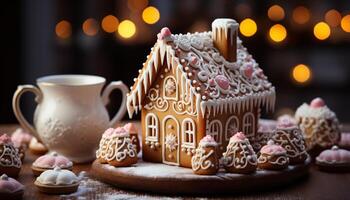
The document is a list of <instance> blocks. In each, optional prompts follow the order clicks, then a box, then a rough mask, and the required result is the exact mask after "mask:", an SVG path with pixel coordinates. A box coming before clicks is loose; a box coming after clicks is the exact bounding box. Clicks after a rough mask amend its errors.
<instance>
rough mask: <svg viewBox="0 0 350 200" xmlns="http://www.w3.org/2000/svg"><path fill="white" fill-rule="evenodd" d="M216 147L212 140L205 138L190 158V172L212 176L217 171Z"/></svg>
mask: <svg viewBox="0 0 350 200" xmlns="http://www.w3.org/2000/svg"><path fill="white" fill-rule="evenodd" d="M217 146H218V144H217V143H216V142H215V140H214V138H213V137H212V136H210V135H207V136H205V137H204V138H202V139H201V140H200V142H199V145H198V148H197V149H196V151H195V154H194V155H193V157H192V160H191V164H192V170H193V172H194V173H195V174H199V175H214V174H216V173H217V172H218V170H219V158H218V156H217Z"/></svg>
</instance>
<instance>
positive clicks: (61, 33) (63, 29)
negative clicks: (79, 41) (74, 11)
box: [55, 20, 72, 39]
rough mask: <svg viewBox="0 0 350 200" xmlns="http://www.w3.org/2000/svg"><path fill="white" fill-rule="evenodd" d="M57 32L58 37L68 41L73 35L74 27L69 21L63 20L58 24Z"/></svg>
mask: <svg viewBox="0 0 350 200" xmlns="http://www.w3.org/2000/svg"><path fill="white" fill-rule="evenodd" d="M55 31H56V35H57V37H59V38H62V39H67V38H69V37H70V36H71V35H72V26H71V24H70V23H69V22H68V21H66V20H62V21H60V22H58V23H57V24H56V29H55Z"/></svg>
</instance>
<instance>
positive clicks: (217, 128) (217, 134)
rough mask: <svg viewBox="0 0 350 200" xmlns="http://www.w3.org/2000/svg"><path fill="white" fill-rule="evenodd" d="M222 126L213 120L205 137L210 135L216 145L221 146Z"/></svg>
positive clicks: (218, 121)
mask: <svg viewBox="0 0 350 200" xmlns="http://www.w3.org/2000/svg"><path fill="white" fill-rule="evenodd" d="M221 134H222V124H221V122H220V120H217V119H216V120H213V121H211V122H210V123H209V126H208V129H207V135H211V136H212V137H213V138H214V139H215V141H216V142H217V143H218V144H221Z"/></svg>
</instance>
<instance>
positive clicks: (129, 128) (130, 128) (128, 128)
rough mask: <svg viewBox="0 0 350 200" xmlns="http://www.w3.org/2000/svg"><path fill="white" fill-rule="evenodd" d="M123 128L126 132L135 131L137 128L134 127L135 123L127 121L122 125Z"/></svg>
mask: <svg viewBox="0 0 350 200" xmlns="http://www.w3.org/2000/svg"><path fill="white" fill-rule="evenodd" d="M124 129H125V130H126V132H128V133H137V128H136V125H135V124H134V123H127V124H125V125H124Z"/></svg>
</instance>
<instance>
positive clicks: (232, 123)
mask: <svg viewBox="0 0 350 200" xmlns="http://www.w3.org/2000/svg"><path fill="white" fill-rule="evenodd" d="M238 130H239V121H238V117H236V116H234V115H233V116H231V117H230V118H228V120H227V122H226V127H225V131H226V141H229V140H230V137H231V136H232V135H234V134H236V133H237V132H238Z"/></svg>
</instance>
